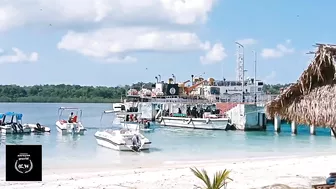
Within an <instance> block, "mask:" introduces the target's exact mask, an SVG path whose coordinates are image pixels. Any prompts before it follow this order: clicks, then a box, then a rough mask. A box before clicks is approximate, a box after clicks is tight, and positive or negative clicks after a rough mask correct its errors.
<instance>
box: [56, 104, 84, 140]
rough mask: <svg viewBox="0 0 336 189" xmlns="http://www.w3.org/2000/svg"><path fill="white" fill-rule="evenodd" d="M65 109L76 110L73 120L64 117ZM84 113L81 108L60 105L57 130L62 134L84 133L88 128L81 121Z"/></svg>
mask: <svg viewBox="0 0 336 189" xmlns="http://www.w3.org/2000/svg"><path fill="white" fill-rule="evenodd" d="M64 111H71V112H72V113H74V112H75V113H74V117H73V118H72V120H68V121H67V120H64V119H62V115H63V112H64ZM82 114H83V112H82V110H81V109H79V108H70V107H60V108H59V109H58V121H56V128H57V131H58V132H60V133H62V134H84V131H86V129H85V128H84V126H83V125H82V123H81V119H82ZM69 121H70V122H69Z"/></svg>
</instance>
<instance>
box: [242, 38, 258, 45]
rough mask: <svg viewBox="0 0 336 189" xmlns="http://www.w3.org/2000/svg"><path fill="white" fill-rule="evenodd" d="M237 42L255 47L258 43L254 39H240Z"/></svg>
mask: <svg viewBox="0 0 336 189" xmlns="http://www.w3.org/2000/svg"><path fill="white" fill-rule="evenodd" d="M237 42H238V43H240V44H242V45H254V44H257V43H258V41H257V40H255V39H252V38H246V39H240V40H238V41H237Z"/></svg>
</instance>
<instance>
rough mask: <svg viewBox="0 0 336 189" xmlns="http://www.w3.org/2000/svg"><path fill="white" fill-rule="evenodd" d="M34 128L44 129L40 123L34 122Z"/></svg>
mask: <svg viewBox="0 0 336 189" xmlns="http://www.w3.org/2000/svg"><path fill="white" fill-rule="evenodd" d="M36 128H37V129H36V130H37V131H44V128H43V127H42V126H41V124H40V123H36Z"/></svg>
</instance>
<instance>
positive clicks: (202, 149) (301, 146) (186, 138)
mask: <svg viewBox="0 0 336 189" xmlns="http://www.w3.org/2000/svg"><path fill="white" fill-rule="evenodd" d="M60 106H71V107H79V108H81V109H82V110H83V121H82V122H83V125H84V126H85V127H86V128H89V129H88V130H87V132H86V134H85V135H83V136H72V135H60V134H59V133H57V131H56V127H55V122H56V120H57V119H58V115H57V108H58V107H60ZM110 108H111V104H42V103H41V104H28V103H25V104H19V103H12V104H7V103H3V104H1V107H0V112H6V111H17V112H21V113H23V115H24V116H23V120H24V121H23V122H24V123H36V122H39V123H41V124H43V125H47V126H49V127H51V133H50V134H48V133H44V134H31V135H7V136H2V137H1V141H3V142H4V141H5V142H6V143H7V144H42V145H43V157H44V164H45V166H47V167H48V166H49V167H60V166H62V165H63V166H67V167H69V166H70V167H71V166H83V165H88V164H95V166H106V165H107V164H109V165H126V164H127V165H130V164H132V165H142V164H144V163H149V164H153V163H159V162H161V163H162V162H163V163H166V164H170V163H173V164H175V163H179V162H186V161H189V162H202V161H205V160H206V161H216V160H218V159H236V158H260V157H272V156H276V157H278V156H288V155H291V156H293V155H294V156H296V155H317V154H323V153H329V154H332V153H335V152H336V149H335V148H333V146H335V144H336V140H335V139H334V138H332V137H330V130H329V129H321V128H319V129H317V133H316V134H317V135H316V136H310V135H309V128H307V127H303V126H299V128H298V133H299V134H298V135H297V136H292V135H291V134H290V125H288V124H287V125H283V127H282V132H281V133H280V134H276V133H274V130H273V126H272V125H269V126H268V127H267V129H268V130H267V131H266V132H241V131H227V132H226V131H206V130H192V129H183V128H163V127H156V129H155V131H154V132H150V133H144V135H145V136H146V137H148V138H149V139H150V140H151V141H152V147H153V148H152V149H151V150H150V151H149V152H142V153H140V154H136V153H130V152H118V151H113V150H110V149H106V148H104V147H101V146H98V145H97V143H96V141H95V138H94V133H95V132H96V131H97V130H98V129H99V128H107V127H111V125H109V123H110V124H111V123H112V122H113V120H114V117H112V116H111V117H106V118H104V120H103V121H104V122H103V124H100V118H101V113H102V112H103V111H104V110H106V109H110ZM64 116H65V117H67V113H65V115H64ZM0 154H1V155H0V169H1V167H3V166H4V158H3V157H4V156H3V154H4V145H0Z"/></svg>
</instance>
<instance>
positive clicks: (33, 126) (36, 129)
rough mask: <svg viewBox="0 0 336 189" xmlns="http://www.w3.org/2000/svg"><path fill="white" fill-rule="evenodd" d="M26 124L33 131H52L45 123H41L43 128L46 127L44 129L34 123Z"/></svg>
mask: <svg viewBox="0 0 336 189" xmlns="http://www.w3.org/2000/svg"><path fill="white" fill-rule="evenodd" d="M24 125H27V126H28V127H29V128H30V129H31V132H37V133H38V132H41V133H43V132H50V128H49V127H47V126H44V125H41V128H44V129H38V127H37V126H36V124H32V123H29V124H24Z"/></svg>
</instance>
